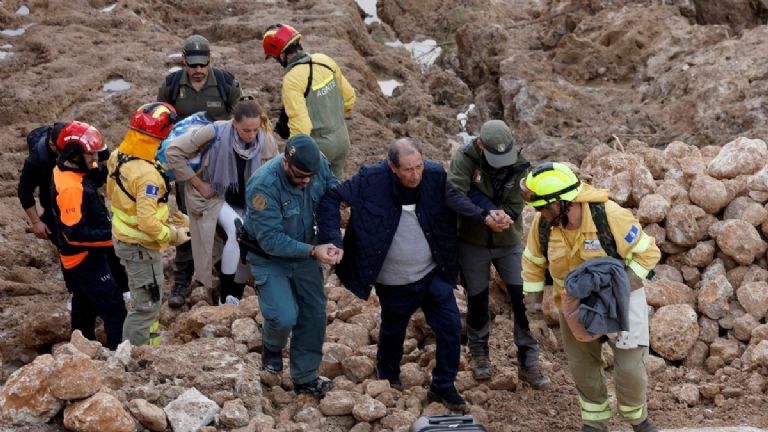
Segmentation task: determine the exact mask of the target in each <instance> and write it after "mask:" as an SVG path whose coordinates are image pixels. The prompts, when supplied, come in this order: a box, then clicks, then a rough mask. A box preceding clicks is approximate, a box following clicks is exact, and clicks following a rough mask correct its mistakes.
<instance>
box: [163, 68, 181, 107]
mask: <svg viewBox="0 0 768 432" xmlns="http://www.w3.org/2000/svg"><path fill="white" fill-rule="evenodd" d="M182 73H184V69H181V70H177V71H176V72H173V73H169V74H168V75H166V76H165V87H166V88H167V89H168V103H169V104H171V105H173V106H176V99H178V98H179V87H180V86H181V74H182Z"/></svg>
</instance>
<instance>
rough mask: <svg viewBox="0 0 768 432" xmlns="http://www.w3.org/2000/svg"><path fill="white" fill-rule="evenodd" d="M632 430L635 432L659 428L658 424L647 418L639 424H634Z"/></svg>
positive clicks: (653, 430)
mask: <svg viewBox="0 0 768 432" xmlns="http://www.w3.org/2000/svg"><path fill="white" fill-rule="evenodd" d="M632 430H633V431H634V432H657V431H658V429H656V425H655V424H653V422H652V421H651V419H649V418H646V419H645V420H643V422H642V423H640V424H638V425H632Z"/></svg>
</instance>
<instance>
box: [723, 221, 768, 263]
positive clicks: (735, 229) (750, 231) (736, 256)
mask: <svg viewBox="0 0 768 432" xmlns="http://www.w3.org/2000/svg"><path fill="white" fill-rule="evenodd" d="M717 246H718V247H719V248H720V250H721V251H722V252H723V253H724V254H726V255H728V256H729V257H731V258H733V260H734V261H736V262H737V263H739V264H741V265H747V264H752V262H753V261H754V260H755V258H757V257H758V256H760V255H762V254H764V253H765V249H766V243H765V241H763V239H762V238H761V237H760V233H759V232H757V229H756V228H755V227H754V226H753V225H752V224H751V223H749V222H747V221H744V220H741V219H729V220H727V221H725V222H723V223H722V226H721V227H720V230H719V231H718V234H717Z"/></svg>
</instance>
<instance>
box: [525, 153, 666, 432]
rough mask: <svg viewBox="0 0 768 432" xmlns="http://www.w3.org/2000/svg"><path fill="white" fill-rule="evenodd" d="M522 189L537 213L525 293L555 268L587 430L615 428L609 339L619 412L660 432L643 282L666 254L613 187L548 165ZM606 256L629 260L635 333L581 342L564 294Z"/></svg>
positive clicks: (640, 429)
mask: <svg viewBox="0 0 768 432" xmlns="http://www.w3.org/2000/svg"><path fill="white" fill-rule="evenodd" d="M520 186H521V189H522V193H523V197H524V199H525V201H526V202H527V203H528V204H529V205H531V206H532V207H533V208H534V209H536V211H537V214H536V216H535V217H534V218H533V222H532V224H531V229H530V232H529V234H528V241H527V245H526V248H525V251H524V252H523V289H524V290H525V292H526V293H534V292H541V291H542V290H543V289H544V282H545V273H546V272H547V270H549V272H550V274H551V276H552V279H553V281H554V301H555V304H556V305H557V307H558V309H559V311H560V330H561V332H562V337H563V348H564V349H565V353H566V356H567V357H568V366H569V367H570V370H571V375H572V376H573V380H574V381H575V383H576V389H577V390H578V393H579V403H580V406H581V419H582V427H581V430H582V431H583V432H601V431H607V430H608V422H609V421H610V418H611V407H610V405H609V402H608V392H607V389H606V386H605V379H604V377H603V374H602V370H603V362H602V357H601V348H602V344H603V343H608V344H609V345H610V347H611V349H612V350H613V354H614V383H615V385H616V399H617V403H618V411H619V413H621V416H622V417H623V419H624V420H626V421H628V422H629V423H630V424H631V425H632V429H633V430H634V431H636V432H654V431H656V426H655V425H654V424H653V422H652V421H651V419H650V418H649V417H648V412H647V404H646V390H647V386H648V377H647V375H646V371H645V366H644V360H645V358H646V356H647V355H648V342H649V335H648V305H647V304H646V301H645V291H644V289H643V287H642V286H643V285H642V281H643V280H645V279H646V278H648V277H650V276H651V275H652V273H653V268H654V267H655V266H656V263H657V262H658V261H659V258H660V256H661V253H660V252H659V249H658V247H657V246H656V242H655V240H654V239H653V237H651V236H649V235H647V234H646V233H645V232H643V229H642V228H641V226H640V223H639V222H638V221H637V219H636V218H635V217H634V216H633V215H632V213H631V212H630V211H629V210H626V209H623V208H622V207H620V206H619V205H618V204H616V203H615V202H613V201H611V200H610V199H608V191H606V190H603V189H595V188H593V187H592V186H590V185H588V184H586V183H583V182H581V181H580V180H579V179H578V178H577V177H576V175H575V174H574V173H573V171H572V170H571V169H570V168H569V167H568V166H567V165H565V164H562V163H557V162H555V163H551V162H550V163H544V164H541V165H539V166H537V167H536V168H534V169H533V170H532V171H531V172H530V173H529V174H528V176H527V177H526V178H525V179H524V180H523V181H522V182H521V184H520ZM601 221H604V222H601ZM547 227H551V229H548V228H547ZM542 239H546V240H542ZM609 250H610V252H607V251H609ZM545 251H546V252H545ZM607 255H616V256H619V257H621V258H622V259H623V263H624V265H625V268H626V269H627V270H626V271H627V273H628V277H629V282H628V283H629V284H631V286H632V291H631V294H630V296H629V310H630V316H629V331H628V332H620V333H618V334H611V335H600V337H599V338H598V339H594V340H591V341H586V342H582V341H580V340H577V338H576V336H574V334H575V330H577V329H576V328H574V327H573V326H574V324H569V323H568V322H567V321H566V319H565V318H564V315H565V314H568V313H569V312H571V311H569V310H564V308H563V301H562V299H563V297H567V296H566V294H565V291H564V289H563V287H564V283H565V282H564V281H565V279H566V277H567V276H568V275H569V273H572V272H573V270H574V269H576V268H577V267H579V265H580V264H582V263H584V262H586V263H589V261H590V260H596V259H604V257H606V256H607ZM576 307H577V308H578V305H577V306H576Z"/></svg>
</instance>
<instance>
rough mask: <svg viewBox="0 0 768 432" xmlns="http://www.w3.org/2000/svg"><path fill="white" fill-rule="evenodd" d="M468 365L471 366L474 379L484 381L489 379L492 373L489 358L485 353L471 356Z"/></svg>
mask: <svg viewBox="0 0 768 432" xmlns="http://www.w3.org/2000/svg"><path fill="white" fill-rule="evenodd" d="M470 366H471V367H472V376H473V377H474V378H475V380H477V381H485V380H489V379H491V375H493V373H492V368H491V359H489V358H488V356H487V355H478V356H472V358H471V359H470Z"/></svg>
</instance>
